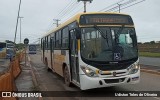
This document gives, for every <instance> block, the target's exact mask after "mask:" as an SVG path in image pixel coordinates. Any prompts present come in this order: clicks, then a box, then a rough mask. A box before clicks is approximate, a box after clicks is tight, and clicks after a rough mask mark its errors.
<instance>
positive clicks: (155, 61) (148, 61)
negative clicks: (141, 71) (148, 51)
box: [139, 57, 160, 67]
mask: <svg viewBox="0 0 160 100" xmlns="http://www.w3.org/2000/svg"><path fill="white" fill-rule="evenodd" d="M139 60H140V64H143V65H150V66H157V67H160V58H151V57H139Z"/></svg>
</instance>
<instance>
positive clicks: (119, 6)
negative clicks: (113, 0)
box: [117, 3, 122, 13]
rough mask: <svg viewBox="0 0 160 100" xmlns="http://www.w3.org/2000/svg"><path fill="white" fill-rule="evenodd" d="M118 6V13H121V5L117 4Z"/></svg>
mask: <svg viewBox="0 0 160 100" xmlns="http://www.w3.org/2000/svg"><path fill="white" fill-rule="evenodd" d="M117 4H118V8H119V13H120V12H121V5H122V4H119V3H117Z"/></svg>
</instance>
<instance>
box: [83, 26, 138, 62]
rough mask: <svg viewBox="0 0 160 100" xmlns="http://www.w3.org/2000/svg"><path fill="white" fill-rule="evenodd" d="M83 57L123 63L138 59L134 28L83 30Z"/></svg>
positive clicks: (94, 28) (93, 28)
mask: <svg viewBox="0 0 160 100" xmlns="http://www.w3.org/2000/svg"><path fill="white" fill-rule="evenodd" d="M81 32H82V36H81V56H82V58H84V59H86V60H90V61H104V62H105V61H122V60H129V59H133V58H136V57H138V50H137V39H136V33H135V29H134V28H127V27H123V26H122V27H112V28H111V27H98V26H96V27H90V28H82V29H81Z"/></svg>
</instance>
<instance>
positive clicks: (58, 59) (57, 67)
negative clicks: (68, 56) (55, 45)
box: [53, 50, 65, 76]
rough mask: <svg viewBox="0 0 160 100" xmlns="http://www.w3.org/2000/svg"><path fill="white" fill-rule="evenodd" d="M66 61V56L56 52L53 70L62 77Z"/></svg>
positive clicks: (59, 51) (58, 51)
mask: <svg viewBox="0 0 160 100" xmlns="http://www.w3.org/2000/svg"><path fill="white" fill-rule="evenodd" d="M64 61H65V56H64V55H61V50H54V55H53V68H54V71H55V72H56V73H57V74H59V75H60V76H63V69H62V65H63V62H64Z"/></svg>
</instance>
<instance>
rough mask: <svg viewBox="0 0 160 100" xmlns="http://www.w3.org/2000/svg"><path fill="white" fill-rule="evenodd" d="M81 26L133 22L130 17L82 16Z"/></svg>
mask: <svg viewBox="0 0 160 100" xmlns="http://www.w3.org/2000/svg"><path fill="white" fill-rule="evenodd" d="M80 24H81V25H92V24H103V25H104V24H131V25H133V21H132V19H131V17H130V16H127V15H105V14H101V15H82V16H81V17H80Z"/></svg>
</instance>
